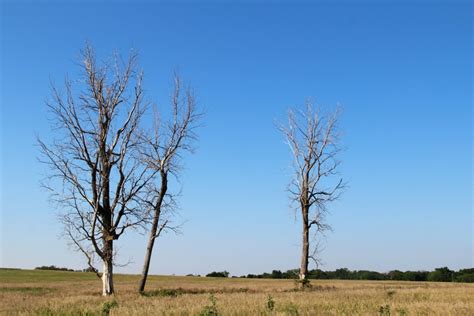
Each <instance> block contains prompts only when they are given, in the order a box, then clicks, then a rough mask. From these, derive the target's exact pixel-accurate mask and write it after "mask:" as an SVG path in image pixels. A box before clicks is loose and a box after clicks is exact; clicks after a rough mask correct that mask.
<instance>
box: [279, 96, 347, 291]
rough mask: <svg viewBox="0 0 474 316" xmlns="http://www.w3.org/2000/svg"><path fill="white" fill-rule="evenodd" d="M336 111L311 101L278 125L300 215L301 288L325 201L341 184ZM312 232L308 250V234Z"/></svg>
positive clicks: (323, 216)
mask: <svg viewBox="0 0 474 316" xmlns="http://www.w3.org/2000/svg"><path fill="white" fill-rule="evenodd" d="M338 118H339V110H336V111H335V112H334V113H332V114H330V115H324V114H322V111H321V109H320V108H317V109H316V110H314V106H313V103H312V102H311V101H309V100H308V101H307V102H306V108H305V109H304V111H300V110H297V111H294V110H289V111H288V125H287V126H279V129H280V130H281V131H282V132H283V134H284V135H285V138H286V141H287V143H288V145H289V147H290V149H291V153H292V155H293V169H294V175H293V177H292V181H291V183H290V185H289V188H288V191H289V192H290V196H291V199H292V202H294V203H295V204H296V208H297V209H298V210H299V212H300V214H301V220H302V226H303V227H302V249H301V265H300V272H299V278H300V281H302V282H301V285H302V287H303V288H304V285H305V284H306V282H307V279H306V276H307V274H308V263H309V259H312V260H314V262H315V263H316V264H318V262H319V260H320V258H318V256H317V255H318V245H319V240H316V238H317V236H319V235H320V234H323V233H324V232H325V231H327V230H328V229H331V227H330V225H329V224H327V222H326V215H327V212H328V208H327V206H328V203H330V202H332V201H334V200H336V199H338V198H339V196H340V194H341V192H342V190H343V189H344V187H345V184H344V183H343V180H342V178H340V177H338V176H337V175H338V167H339V165H340V161H339V160H338V158H337V156H338V154H339V152H340V150H341V149H340V147H339V140H340V137H339V136H340V135H339V133H338V129H337V123H338ZM311 232H314V240H313V242H314V244H313V249H312V251H311V252H310V233H311Z"/></svg>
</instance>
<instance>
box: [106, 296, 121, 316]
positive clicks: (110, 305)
mask: <svg viewBox="0 0 474 316" xmlns="http://www.w3.org/2000/svg"><path fill="white" fill-rule="evenodd" d="M117 306H118V303H117V301H116V300H112V301H108V302H105V303H104V304H103V305H102V315H103V316H107V315H109V314H110V310H111V309H112V308H114V307H117Z"/></svg>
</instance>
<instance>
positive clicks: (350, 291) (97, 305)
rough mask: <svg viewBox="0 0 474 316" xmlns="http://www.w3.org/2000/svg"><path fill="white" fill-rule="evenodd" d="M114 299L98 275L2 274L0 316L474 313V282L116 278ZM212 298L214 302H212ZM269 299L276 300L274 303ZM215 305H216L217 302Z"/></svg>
mask: <svg viewBox="0 0 474 316" xmlns="http://www.w3.org/2000/svg"><path fill="white" fill-rule="evenodd" d="M115 281H116V284H115V287H116V292H117V294H116V295H115V296H114V297H110V298H104V297H102V296H101V295H100V290H101V283H100V280H98V279H97V277H96V276H95V275H94V274H91V273H79V272H62V271H31V270H9V269H0V313H1V314H2V315H31V314H33V315H109V314H110V315H200V314H201V315H215V314H212V312H217V313H218V314H219V315H474V284H466V283H428V282H399V281H396V282H390V281H334V280H327V281H326V280H324V281H323V280H318V281H312V284H313V287H312V289H311V290H308V291H305V292H298V291H294V282H293V281H292V280H265V279H240V278H229V279H221V278H205V277H202V278H199V277H175V276H151V277H150V278H149V283H148V286H147V290H148V292H147V294H146V295H139V294H137V293H136V292H135V289H136V285H137V282H138V277H137V276H133V275H117V276H116V278H115ZM211 296H212V297H211ZM269 297H271V298H269ZM213 300H214V305H213V303H212V301H213Z"/></svg>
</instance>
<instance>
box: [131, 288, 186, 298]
mask: <svg viewBox="0 0 474 316" xmlns="http://www.w3.org/2000/svg"><path fill="white" fill-rule="evenodd" d="M140 294H141V295H143V296H147V297H151V296H162V297H167V296H169V297H177V296H178V295H181V294H183V291H182V289H180V288H178V289H158V290H152V291H147V292H141V293H140Z"/></svg>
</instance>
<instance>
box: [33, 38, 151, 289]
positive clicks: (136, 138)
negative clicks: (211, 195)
mask: <svg viewBox="0 0 474 316" xmlns="http://www.w3.org/2000/svg"><path fill="white" fill-rule="evenodd" d="M81 57H82V62H81V73H82V74H83V77H81V78H80V80H79V84H78V86H74V85H73V82H72V81H71V80H68V79H66V80H65V89H64V90H65V91H64V92H60V91H59V90H58V89H57V88H56V87H54V85H53V86H52V100H51V101H48V102H47V105H48V107H49V109H50V110H51V113H52V116H53V122H54V124H53V127H54V131H55V132H56V133H57V134H56V135H57V137H56V138H55V139H54V140H53V141H52V142H51V143H49V144H47V143H46V142H43V141H42V140H38V141H39V144H40V148H41V151H42V154H43V155H42V157H43V159H42V161H43V162H44V163H46V164H47V165H48V166H49V167H50V172H49V174H48V178H47V179H46V180H48V181H45V185H46V186H47V187H48V188H49V189H50V190H51V192H52V199H53V200H54V201H56V202H58V203H59V206H60V207H61V209H63V210H64V212H63V213H62V221H63V223H64V225H65V232H66V236H67V237H69V238H70V240H71V242H72V245H73V246H74V247H76V248H77V250H79V251H80V252H82V253H83V254H84V255H85V256H86V258H87V261H88V264H89V265H90V267H91V268H92V269H94V271H97V269H96V268H95V267H94V262H95V261H94V259H95V258H96V256H98V257H99V259H100V260H101V261H102V263H103V271H102V274H101V275H100V274H99V273H98V272H97V275H98V276H99V277H101V278H102V283H103V291H102V293H103V295H110V294H113V293H114V283H113V266H114V264H116V262H115V253H116V252H115V251H114V241H115V240H117V239H119V237H120V236H122V234H123V233H124V232H125V231H126V230H127V229H128V228H131V227H135V226H137V225H142V224H143V223H144V221H145V220H146V218H147V216H146V215H147V214H145V210H144V209H143V208H142V207H141V201H142V199H143V195H144V194H145V188H146V187H147V184H148V183H149V182H150V181H151V180H152V179H153V176H154V174H153V173H154V171H150V169H149V168H147V166H145V165H144V164H143V163H142V161H141V159H140V150H139V148H140V144H141V142H142V140H141V135H140V131H139V128H140V122H141V118H142V115H143V113H144V111H145V108H146V104H145V102H144V101H143V89H142V73H141V72H138V71H137V64H136V62H137V55H136V54H132V55H131V56H130V57H129V58H128V60H127V61H123V60H122V59H120V58H119V57H118V56H114V57H113V58H112V59H111V60H109V61H107V62H104V63H100V64H99V63H98V62H97V61H96V57H95V55H94V51H93V49H92V48H91V47H90V46H87V47H86V48H85V49H84V50H83V51H82V52H81Z"/></svg>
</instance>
